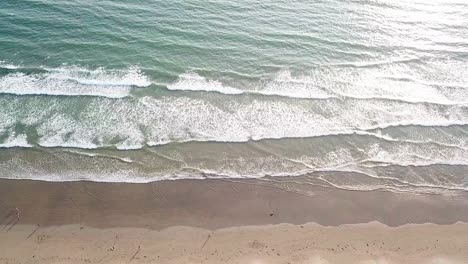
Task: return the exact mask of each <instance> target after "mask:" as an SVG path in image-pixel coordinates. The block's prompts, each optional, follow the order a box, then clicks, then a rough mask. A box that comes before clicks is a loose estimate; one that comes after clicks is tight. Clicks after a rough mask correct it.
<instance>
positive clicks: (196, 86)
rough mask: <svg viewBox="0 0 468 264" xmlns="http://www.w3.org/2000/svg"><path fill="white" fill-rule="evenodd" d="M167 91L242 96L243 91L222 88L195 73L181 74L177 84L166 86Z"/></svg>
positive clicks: (220, 85)
mask: <svg viewBox="0 0 468 264" xmlns="http://www.w3.org/2000/svg"><path fill="white" fill-rule="evenodd" d="M167 88H168V89H169V90H184V91H207V92H219V93H223V94H242V93H244V91H242V90H240V89H236V88H232V87H229V86H224V85H223V84H222V83H221V82H219V81H215V80H208V79H206V78H205V77H202V76H200V75H198V74H197V73H195V72H187V73H184V74H181V75H180V76H179V78H178V80H177V82H175V83H173V84H169V85H168V86H167Z"/></svg>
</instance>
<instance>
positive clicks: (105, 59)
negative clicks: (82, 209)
mask: <svg viewBox="0 0 468 264" xmlns="http://www.w3.org/2000/svg"><path fill="white" fill-rule="evenodd" d="M467 10H468V4H467V3H466V2H465V1H457V0H450V1H438V0H432V1H370V0H369V1H349V2H345V3H344V2H342V1H335V0H326V1H314V2H310V1H293V2H290V1H267V2H265V1H254V2H252V1H237V2H232V1H216V2H198V1H171V2H161V1H142V2H140V3H134V4H128V3H124V2H123V1H100V2H99V3H93V4H90V3H88V1H84V2H83V1H67V2H66V3H57V2H55V1H49V0H34V1H25V2H18V1H12V0H7V1H5V2H4V3H2V8H1V9H0V43H1V45H0V61H1V62H0V168H1V169H0V177H2V178H13V179H37V180H46V181H77V180H88V181H100V182H150V181H158V180H165V179H186V178H229V179H238V178H262V179H263V180H265V181H276V179H277V178H275V177H278V176H290V177H291V178H293V177H296V179H298V180H299V179H301V181H302V182H304V183H310V184H313V185H317V186H327V187H330V188H339V189H349V190H376V189H386V190H390V191H396V192H415V193H426V192H428V193H444V194H449V193H453V192H460V191H466V190H467V188H468V37H467V36H468V27H467V26H466V25H468V11H467Z"/></svg>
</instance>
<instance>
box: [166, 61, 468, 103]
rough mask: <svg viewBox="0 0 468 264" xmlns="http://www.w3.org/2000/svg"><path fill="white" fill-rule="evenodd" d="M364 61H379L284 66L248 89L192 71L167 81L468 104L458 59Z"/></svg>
mask: <svg viewBox="0 0 468 264" xmlns="http://www.w3.org/2000/svg"><path fill="white" fill-rule="evenodd" d="M412 60H413V59H411V60H402V61H398V62H408V61H412ZM365 65H380V66H379V67H369V68H367V67H364V68H359V67H358V68H356V67H336V66H333V65H328V66H327V65H324V66H320V67H317V68H315V69H313V70H312V71H310V72H308V73H307V74H302V75H297V76H295V75H293V74H292V73H291V72H290V71H289V70H282V71H280V72H279V73H278V74H277V75H276V76H275V77H273V78H272V79H265V80H262V81H261V82H260V83H258V84H252V88H251V89H248V90H243V89H238V88H234V87H231V86H226V85H223V83H222V82H221V81H219V80H210V79H207V78H205V77H203V76H200V75H198V74H197V73H194V72H188V73H184V74H182V75H180V76H179V78H178V80H177V81H176V82H175V83H173V84H169V85H168V86H167V87H168V89H170V90H188V91H215V92H219V93H224V94H229V95H232V94H243V93H249V94H261V95H276V96H283V97H291V98H309V99H329V98H336V97H339V98H353V99H382V100H397V101H404V102H409V103H433V104H442V105H456V104H459V105H468V89H467V88H466V83H467V82H468V74H466V72H468V67H467V66H466V65H463V64H460V63H459V62H452V61H449V62H445V63H441V62H438V61H434V62H433V61H431V62H430V63H427V65H424V66H421V65H420V66H418V67H416V66H415V67H409V66H408V65H406V64H401V63H397V64H394V62H391V63H390V62H389V63H388V64H387V63H383V64H382V63H381V62H378V63H366V64H365Z"/></svg>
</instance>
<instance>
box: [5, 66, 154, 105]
mask: <svg viewBox="0 0 468 264" xmlns="http://www.w3.org/2000/svg"><path fill="white" fill-rule="evenodd" d="M0 67H1V66H0ZM3 67H8V69H12V70H14V71H12V72H9V73H7V74H6V75H3V76H2V77H0V93H3V94H14V95H63V96H100V97H109V98H123V97H127V96H129V95H130V92H131V89H132V88H134V87H147V86H149V85H151V81H150V80H149V78H148V77H147V76H146V75H145V74H144V73H143V72H142V71H141V70H140V69H139V68H138V67H136V66H132V67H129V68H127V69H123V70H111V69H105V68H102V67H101V68H95V69H87V68H83V67H78V66H63V67H60V68H41V69H42V70H43V71H44V72H40V73H37V72H36V73H30V72H27V71H24V70H22V68H21V67H19V66H8V65H3Z"/></svg>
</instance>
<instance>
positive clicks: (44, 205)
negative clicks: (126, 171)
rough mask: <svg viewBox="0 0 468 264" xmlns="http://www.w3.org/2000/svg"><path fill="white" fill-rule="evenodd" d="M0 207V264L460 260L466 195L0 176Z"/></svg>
mask: <svg viewBox="0 0 468 264" xmlns="http://www.w3.org/2000/svg"><path fill="white" fill-rule="evenodd" d="M15 208H18V212H19V214H20V219H19V221H17V219H16V217H17V216H16V211H15ZM0 214H1V215H0V217H1V220H0V221H2V223H1V224H2V227H1V228H2V230H0V238H1V239H0V263H130V262H131V263H468V262H467V260H468V250H466V249H467V248H468V224H465V223H462V222H468V195H467V194H466V193H460V194H457V195H450V196H443V195H429V194H427V195H423V194H419V195H414V194H404V193H392V192H388V191H368V192H356V191H345V190H337V189H332V188H325V187H318V186H306V187H304V186H302V187H301V188H300V189H298V188H294V187H291V186H288V185H287V184H282V185H278V184H274V183H270V182H266V181H261V180H243V181H236V182H231V181H226V180H178V181H162V182H155V183H149V184H126V183H93V182H66V183H54V182H41V181H29V180H0ZM369 222H371V223H369ZM158 256H159V257H158ZM367 261H370V262H367ZM372 261H373V262H372ZM379 261H380V262H379Z"/></svg>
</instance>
